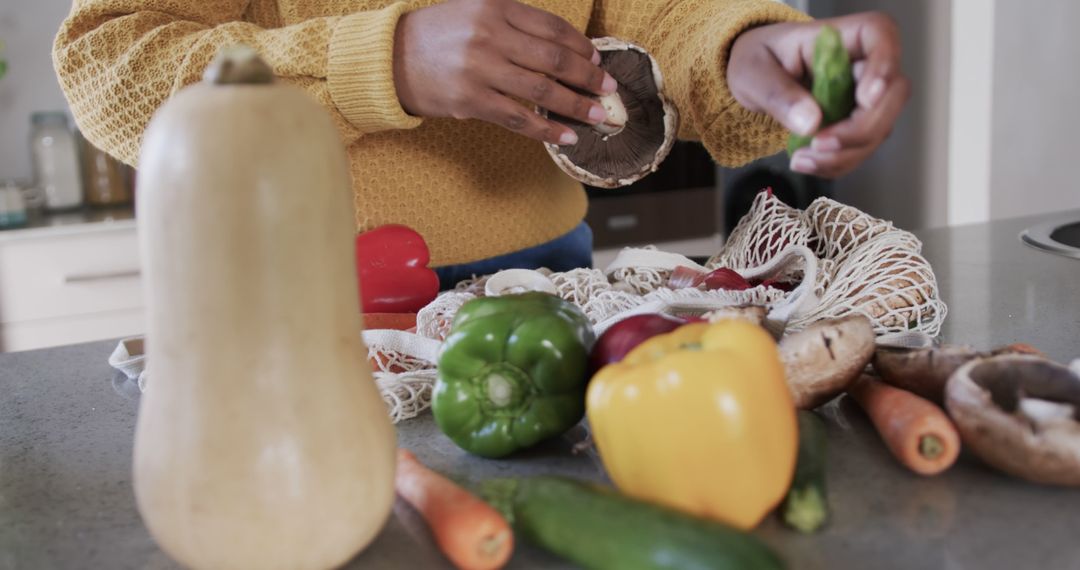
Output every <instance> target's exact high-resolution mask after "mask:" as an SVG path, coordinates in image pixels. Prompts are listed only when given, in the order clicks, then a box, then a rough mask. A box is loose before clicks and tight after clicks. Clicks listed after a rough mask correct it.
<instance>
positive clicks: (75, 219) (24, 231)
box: [0, 204, 135, 243]
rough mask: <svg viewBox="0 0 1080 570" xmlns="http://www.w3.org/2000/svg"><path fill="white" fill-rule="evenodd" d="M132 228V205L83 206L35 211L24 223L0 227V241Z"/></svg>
mask: <svg viewBox="0 0 1080 570" xmlns="http://www.w3.org/2000/svg"><path fill="white" fill-rule="evenodd" d="M133 227H135V207H134V205H132V204H127V205H123V206H111V207H90V206H87V207H83V208H79V209H77V210H72V211H70V212H50V213H45V214H35V215H33V216H32V217H30V219H29V220H28V221H27V223H26V225H23V226H19V227H16V228H5V229H3V230H0V243H3V242H10V241H18V240H23V239H31V238H39V237H44V236H57V235H68V234H76V233H87V232H95V231H110V230H115V229H127V228H133Z"/></svg>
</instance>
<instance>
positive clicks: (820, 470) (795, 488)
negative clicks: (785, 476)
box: [780, 410, 829, 533]
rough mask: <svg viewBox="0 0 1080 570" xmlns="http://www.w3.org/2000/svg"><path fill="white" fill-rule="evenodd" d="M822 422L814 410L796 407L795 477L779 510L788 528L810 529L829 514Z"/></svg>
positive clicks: (823, 426)
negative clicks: (796, 443)
mask: <svg viewBox="0 0 1080 570" xmlns="http://www.w3.org/2000/svg"><path fill="white" fill-rule="evenodd" d="M826 448H827V438H826V436H825V424H824V422H822V421H821V418H819V417H818V416H817V415H816V414H814V413H813V412H810V411H806V410H799V457H798V459H797V460H796V463H795V477H794V479H793V480H792V482H791V489H790V490H788V494H787V497H785V498H784V504H783V505H782V506H781V509H780V512H781V516H782V517H783V519H784V522H785V523H787V524H788V525H789V526H791V527H792V528H795V529H796V530H798V531H800V532H806V533H811V532H814V531H816V530H817V529H819V528H821V525H823V524H825V520H826V519H827V518H828V517H829V507H828V504H827V502H826V493H825V455H826Z"/></svg>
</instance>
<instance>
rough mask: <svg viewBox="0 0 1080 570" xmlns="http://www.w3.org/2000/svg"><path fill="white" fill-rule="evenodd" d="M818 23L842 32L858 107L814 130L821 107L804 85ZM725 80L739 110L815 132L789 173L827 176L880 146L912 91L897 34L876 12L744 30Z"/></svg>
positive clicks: (890, 22) (842, 170)
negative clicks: (831, 123)
mask: <svg viewBox="0 0 1080 570" xmlns="http://www.w3.org/2000/svg"><path fill="white" fill-rule="evenodd" d="M823 24H829V25H830V26H832V27H834V28H836V29H837V30H838V31H839V32H840V35H841V37H842V38H843V40H844V45H845V46H846V47H847V50H848V53H849V54H850V56H851V61H852V62H853V65H854V73H855V80H856V87H855V102H856V107H855V111H854V112H853V113H852V114H851V117H850V118H848V119H845V120H843V121H840V122H838V123H836V124H833V125H830V126H828V127H826V128H824V129H822V130H821V131H820V132H817V130H818V126H819V123H820V122H821V108H820V107H818V105H817V103H816V102H815V101H814V98H813V96H811V95H810V92H809V91H808V90H807V88H806V85H809V83H810V79H811V78H810V69H811V67H812V62H813V55H814V41H815V40H816V39H817V34H818V31H819V30H820V29H821V26H822V25H823ZM727 80H728V86H729V88H730V89H731V93H732V95H734V96H735V100H736V101H738V102H739V103H740V104H741V105H742V106H743V107H746V108H747V109H749V110H751V111H757V112H764V113H768V114H769V115H771V116H772V117H774V118H775V119H776V120H778V121H780V123H781V124H783V125H784V127H786V128H787V129H788V130H790V131H792V132H795V133H798V134H801V135H808V134H811V133H814V132H817V134H816V135H815V136H814V139H813V142H812V143H811V146H810V147H809V148H803V149H800V150H798V151H796V152H795V154H794V156H792V157H791V169H792V170H795V171H797V172H803V173H806V174H813V175H816V176H823V177H830V178H832V177H837V176H841V175H843V174H847V173H848V172H851V170H853V169H854V168H855V167H856V166H858V165H859V163H861V162H862V161H863V160H865V159H866V158H867V157H868V156H870V154H871V153H872V152H874V149H876V148H877V147H878V146H879V145H881V143H882V142H883V141H884V140H885V139H886V138H887V137H888V136H889V133H890V132H892V127H893V123H895V122H896V118H897V116H899V115H900V111H901V110H902V109H903V107H904V103H905V102H906V101H907V99H908V96H909V95H910V93H911V83H910V81H909V80H908V78H907V77H905V76H904V74H903V71H901V69H900V34H899V32H898V31H897V29H896V24H895V23H894V22H893V20H892V19H891V18H889V17H888V16H886V15H883V14H879V13H865V14H854V15H851V16H843V17H840V18H833V19H830V20H820V21H816V22H809V23H791V24H775V25H771V26H762V27H760V28H754V29H751V30H748V31H746V32H744V33H742V34H741V35H739V37H738V38H737V39H736V40H735V44H734V45H733V46H732V48H731V55H730V57H729V60H728V70H727Z"/></svg>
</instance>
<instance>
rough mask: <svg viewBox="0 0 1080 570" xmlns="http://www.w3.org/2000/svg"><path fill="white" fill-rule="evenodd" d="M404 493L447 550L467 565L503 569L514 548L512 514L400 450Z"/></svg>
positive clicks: (465, 568) (471, 569)
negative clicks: (505, 515)
mask: <svg viewBox="0 0 1080 570" xmlns="http://www.w3.org/2000/svg"><path fill="white" fill-rule="evenodd" d="M394 486H395V488H396V489H397V493H398V495H400V496H401V498H402V499H404V500H405V502H407V503H409V504H410V505H412V507H413V508H414V509H416V510H417V511H418V512H419V513H420V515H421V516H423V517H424V520H426V521H427V523H428V526H430V527H431V532H432V534H434V535H435V542H436V543H438V545H439V548H440V549H441V550H442V551H443V554H445V555H446V557H447V558H449V559H450V561H451V562H453V563H454V566H456V567H458V568H461V569H462V570H488V569H492V570H493V569H495V568H501V567H502V566H503V565H504V564H506V561H507V560H509V559H510V555H511V554H512V553H513V551H514V533H513V531H512V530H511V529H510V525H509V524H508V523H507V522H506V519H504V518H503V517H502V515H500V514H499V512H498V511H496V510H495V509H494V508H492V507H491V506H490V505H488V504H487V503H486V502H484V501H483V500H481V499H480V498H478V497H476V496H475V495H473V494H472V493H469V492H468V491H466V490H465V489H463V488H461V487H460V486H458V485H457V484H455V483H454V482H452V481H450V480H449V479H447V478H446V477H443V476H442V475H440V474H438V473H436V472H434V471H432V470H431V469H428V468H427V467H425V466H424V465H423V464H422V463H420V461H419V460H417V459H416V456H414V455H413V454H412V453H411V452H409V451H408V450H405V449H399V450H398V457H397V477H396V478H395V481H394Z"/></svg>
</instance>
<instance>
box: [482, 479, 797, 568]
mask: <svg viewBox="0 0 1080 570" xmlns="http://www.w3.org/2000/svg"><path fill="white" fill-rule="evenodd" d="M482 489H483V490H482V491H481V493H482V495H483V496H484V497H485V498H486V499H488V501H489V502H491V503H492V504H493V505H494V506H495V507H496V508H497V509H499V510H500V511H502V512H503V514H504V515H505V516H506V517H507V520H509V521H510V522H511V523H512V524H513V525H514V529H515V530H516V531H517V532H518V533H519V534H520V535H522V536H523V537H524V538H526V539H527V540H529V541H530V542H532V543H534V544H536V545H538V546H541V547H543V548H546V549H547V550H550V551H551V552H554V553H555V554H558V555H560V556H562V557H564V558H566V559H568V560H570V561H571V562H574V563H576V564H579V565H581V566H583V567H585V568H597V569H602V568H614V569H618V570H637V569H653V568H671V569H678V570H696V569H701V570H706V569H711V570H725V569H732V570H734V569H741V570H756V569H761V570H773V569H778V568H783V567H784V564H783V562H782V561H781V560H780V558H779V557H777V556H776V554H774V553H773V552H772V551H771V550H770V549H769V547H768V546H766V545H765V544H764V543H763V542H761V541H760V540H758V539H757V538H755V537H753V536H751V535H749V534H746V533H744V532H741V531H738V530H735V529H733V528H731V527H728V526H726V525H723V524H720V523H717V522H713V521H708V520H704V519H699V518H696V517H692V516H688V515H685V514H682V513H679V512H677V511H673V510H670V509H667V508H664V507H660V506H656V505H652V504H649V503H643V502H640V501H636V500H633V499H630V498H628V497H625V496H623V495H620V494H619V493H617V492H616V491H614V490H612V489H609V488H604V487H599V486H594V485H589V484H586V483H582V482H578V481H573V480H569V479H562V478H557V477H534V478H527V479H495V480H491V481H487V482H485V483H484V485H483V488H482Z"/></svg>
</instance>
